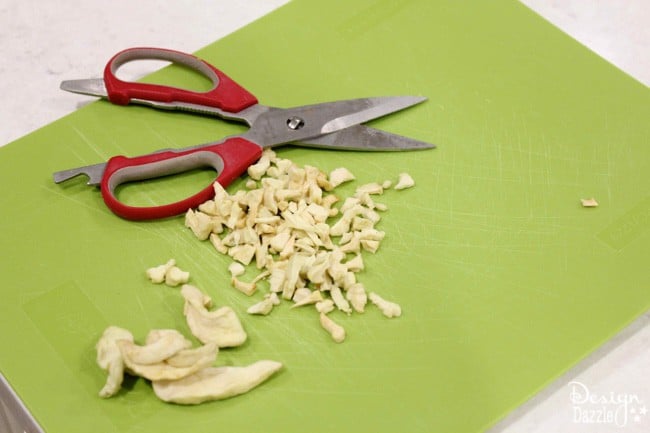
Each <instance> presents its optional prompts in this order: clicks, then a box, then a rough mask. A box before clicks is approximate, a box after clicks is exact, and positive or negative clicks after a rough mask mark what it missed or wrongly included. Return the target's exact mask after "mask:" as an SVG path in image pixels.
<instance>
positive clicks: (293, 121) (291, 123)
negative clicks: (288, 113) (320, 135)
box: [287, 116, 305, 131]
mask: <svg viewBox="0 0 650 433" xmlns="http://www.w3.org/2000/svg"><path fill="white" fill-rule="evenodd" d="M287 126H288V127H289V129H293V130H294V131H296V130H298V129H300V128H302V127H303V126H305V121H304V120H303V119H301V118H300V117H298V116H292V117H289V118H288V119H287Z"/></svg>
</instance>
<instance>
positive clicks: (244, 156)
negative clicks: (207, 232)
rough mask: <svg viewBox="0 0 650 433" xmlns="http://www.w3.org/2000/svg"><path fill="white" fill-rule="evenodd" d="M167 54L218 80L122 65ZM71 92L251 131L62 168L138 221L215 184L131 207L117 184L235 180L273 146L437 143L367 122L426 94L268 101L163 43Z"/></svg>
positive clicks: (115, 60) (180, 209) (196, 200)
mask: <svg viewBox="0 0 650 433" xmlns="http://www.w3.org/2000/svg"><path fill="white" fill-rule="evenodd" d="M150 59H154V60H164V61H169V62H171V63H175V64H180V65H183V66H186V67H189V68H191V69H194V70H195V71H197V72H199V73H201V74H203V75H204V76H205V77H207V78H208V79H210V81H211V82H212V84H213V86H212V88H211V89H210V90H208V91H206V92H194V91H189V90H184V89H180V88H176V87H170V86H164V85H157V84H149V83H138V82H129V81H122V80H121V79H119V78H117V76H116V72H117V70H118V69H119V68H120V67H121V66H122V65H124V64H125V63H128V62H131V61H134V60H150ZM61 88H62V89H63V90H66V91H70V92H74V93H81V94H85V95H91V96H99V97H101V98H105V99H108V100H109V101H110V102H111V103H113V104H117V105H127V104H131V103H133V104H144V105H148V106H151V107H154V108H159V109H171V110H182V111H189V112H197V113H202V114H208V115H214V116H217V117H221V118H223V119H226V120H235V121H240V122H244V123H246V124H247V125H248V126H249V129H248V130H247V131H246V132H244V133H243V134H239V135H235V136H230V137H226V138H225V139H222V140H219V141H215V142H210V143H206V144H201V145H197V146H191V147H186V148H183V149H164V150H160V151H157V152H154V153H150V154H147V155H142V156H136V157H126V156H114V157H112V158H110V159H109V160H108V161H106V162H103V163H99V164H93V165H88V166H84V167H78V168H73V169H69V170H64V171H59V172H56V173H54V182H56V183H60V182H64V181H66V180H68V179H71V178H73V177H76V176H78V175H80V174H84V175H86V176H88V185H99V186H100V189H101V194H102V197H103V199H104V202H105V203H106V205H107V206H108V208H109V209H110V210H111V211H113V212H114V213H115V214H117V215H119V216H120V217H123V218H126V219H130V220H147V219H157V218H165V217H170V216H174V215H178V214H182V213H184V212H186V211H187V210H188V209H189V208H192V207H196V206H198V205H200V204H201V203H203V202H205V201H207V200H210V199H211V198H212V197H213V196H214V189H213V187H212V183H211V184H210V185H208V186H207V187H206V188H204V189H203V190H201V191H199V192H198V193H196V194H194V195H192V196H191V197H188V198H186V199H183V200H180V201H177V202H174V203H169V204H164V205H160V206H151V207H143V206H131V205H127V204H125V203H123V202H121V201H119V200H118V198H117V197H116V194H115V191H116V188H117V187H118V186H119V185H121V184H124V183H128V182H134V181H139V180H146V179H152V178H157V177H162V176H166V175H173V174H178V173H182V172H185V171H189V170H192V169H196V168H200V167H212V168H214V169H215V170H216V171H217V178H216V180H217V181H218V182H219V183H220V184H221V185H223V186H224V187H225V186H228V185H229V184H230V183H231V182H232V181H233V180H235V179H236V178H238V177H239V176H240V175H241V174H242V173H244V172H245V171H246V169H247V168H248V166H250V165H251V164H254V163H255V162H256V161H257V160H258V159H259V158H260V156H261V155H262V151H263V149H264V148H266V147H273V146H278V145H281V144H286V143H294V142H298V143H299V144H300V145H303V146H312V147H322V148H336V149H350V150H414V149H426V148H432V147H435V146H434V145H433V144H429V143H425V142H422V141H418V140H415V139H411V138H408V137H403V136H400V135H396V134H391V133H389V132H385V131H380V130H378V129H374V128H370V127H367V126H365V125H362V123H363V122H367V121H369V120H372V119H375V118H378V117H381V116H384V115H387V114H390V113H393V112H395V111H399V110H402V109H404V108H407V107H410V106H412V105H415V104H418V103H420V102H423V101H424V100H426V98H424V97H420V96H388V97H374V98H360V99H350V100H344V101H334V102H325V103H320V104H315V105H307V106H301V107H293V108H276V107H270V106H265V105H262V104H260V103H259V102H258V100H257V98H256V97H255V96H253V95H252V94H251V93H250V92H248V91H247V90H246V89H244V88H243V87H241V86H240V85H239V84H237V83H236V82H235V81H233V80H232V79H230V78H229V77H228V76H227V75H226V74H224V73H223V72H221V71H220V70H219V69H217V68H215V67H214V66H212V65H210V64H209V63H207V62H205V61H204V60H202V59H199V58H198V57H195V56H193V55H191V54H186V53H182V52H179V51H173V50H168V49H161V48H129V49H126V50H124V51H121V52H119V53H117V54H116V55H115V56H113V57H112V58H111V59H110V60H109V61H108V63H107V64H106V67H105V68H104V77H103V79H101V78H99V79H84V80H68V81H63V82H62V83H61Z"/></svg>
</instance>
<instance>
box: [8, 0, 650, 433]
mask: <svg viewBox="0 0 650 433" xmlns="http://www.w3.org/2000/svg"><path fill="white" fill-rule="evenodd" d="M521 1H522V2H523V3H525V4H526V5H528V6H529V7H531V8H532V9H533V10H535V11H537V12H538V13H539V14H540V15H542V16H543V17H545V18H546V19H547V20H549V21H551V22H552V23H554V24H555V25H557V26H558V27H560V28H561V29H563V30H564V31H565V32H567V33H569V34H570V35H571V36H573V37H574V38H576V39H577V40H578V41H580V42H581V43H583V44H584V45H586V46H587V47H589V48H590V49H591V50H593V51H595V52H596V53H598V54H599V55H601V56H602V57H604V58H605V59H607V60H609V61H610V62H611V63H613V64H614V65H616V66H617V67H618V68H620V69H622V70H623V71H625V72H627V73H628V74H629V75H631V76H632V77H634V78H636V79H637V80H639V81H641V82H642V83H644V84H645V85H646V86H650V1H648V0H621V1H611V0H521ZM286 2H287V1H286V0H236V1H232V0H211V1H210V0H202V1H198V0H197V1H190V0H177V1H175V2H159V1H155V0H138V1H131V0H113V1H111V2H110V6H108V4H106V3H101V2H88V1H81V0H63V1H60V2H43V1H38V0H5V1H4V2H3V5H2V6H0V41H2V58H3V61H2V62H1V63H0V77H1V79H0V94H1V95H2V97H3V104H2V105H1V106H0V125H2V127H1V128H0V146H2V145H4V144H6V143H8V142H10V141H13V140H15V139H18V138H20V137H21V136H23V135H25V134H27V133H29V132H31V131H33V130H35V129H37V128H39V127H41V126H44V125H46V124H48V123H50V122H52V121H54V120H56V119H58V118H60V117H62V116H64V115H66V114H68V113H70V112H72V111H74V110H75V109H77V107H78V105H80V104H82V103H83V102H84V101H87V100H88V98H86V97H83V96H75V95H72V94H70V93H65V92H61V91H60V90H59V83H60V81H61V80H63V79H68V78H87V77H94V76H97V75H98V67H103V65H104V64H105V63H106V60H107V59H108V58H109V57H110V56H111V55H113V54H114V53H115V52H117V51H119V50H122V49H124V48H127V47H131V46H146V45H150V46H163V47H169V48H174V49H177V50H181V51H188V52H192V51H196V50H197V49H199V48H201V47H203V46H205V45H207V44H209V43H211V42H213V41H215V40H217V39H219V38H221V37H223V36H225V35H227V34H228V33H231V32H232V31H234V30H236V29H238V28H240V27H242V26H244V25H246V24H248V23H249V22H251V21H253V20H255V19H256V18H258V17H260V16H262V15H264V14H266V13H268V12H270V11H272V10H274V9H275V8H277V7H280V6H281V5H283V4H285V3H286ZM190 4H191V6H192V7H189V5H190ZM127 12H128V13H127ZM134 73H135V74H137V73H138V71H134ZM648 367H650V314H646V315H644V316H643V317H641V318H640V319H639V320H638V321H637V322H635V324H633V325H632V326H631V327H630V328H629V329H628V330H627V331H626V332H624V333H623V334H622V335H620V336H619V337H617V338H615V339H614V340H613V341H611V342H610V343H608V344H606V345H605V346H604V347H602V348H601V349H600V350H598V351H597V353H595V354H594V355H593V356H591V357H590V359H588V360H586V361H585V362H583V363H582V364H581V365H580V366H578V367H577V368H576V369H574V370H572V371H570V372H569V373H568V374H567V375H565V376H564V377H562V378H561V379H560V380H558V381H557V382H556V383H555V384H553V385H552V386H550V387H548V388H547V389H546V390H545V391H544V392H542V393H541V394H540V395H538V396H537V397H535V398H534V399H533V400H531V401H530V402H529V403H527V404H525V405H524V406H522V407H521V408H520V409H519V410H517V411H515V413H514V414H513V415H511V416H510V417H509V418H508V419H506V420H505V421H504V422H503V423H501V424H499V425H498V426H497V427H496V428H495V431H503V432H508V433H516V432H528V433H533V432H539V433H541V432H556V433H563V432H567V433H568V432H571V433H579V432H588V433H600V432H611V431H621V432H625V433H632V432H634V433H640V432H648V431H650V413H644V412H645V411H644V410H643V409H642V408H643V407H646V410H647V411H650V374H648ZM572 381H573V382H574V383H573V384H571V383H570V382H572ZM587 390H588V391H587ZM587 395H588V396H590V397H591V398H601V397H602V398H604V399H605V400H607V401H603V403H602V405H601V406H602V409H603V411H604V412H605V413H606V412H612V413H618V416H619V418H618V419H617V420H618V421H619V426H616V425H614V424H612V423H611V422H606V421H607V420H606V419H604V420H603V421H604V422H598V414H597V413H595V414H593V415H594V418H593V419H592V420H591V421H592V422H587V421H589V420H588V419H582V420H576V419H574V418H575V416H576V414H582V415H585V413H584V412H585V409H588V406H589V405H587V404H583V403H581V399H582V397H585V396H587ZM610 396H612V397H614V398H615V399H616V398H618V399H619V400H624V399H627V400H628V401H632V402H633V403H634V404H628V405H627V406H625V407H623V406H624V405H623V404H622V403H613V402H611V401H609V400H608V397H610ZM572 399H573V400H572ZM637 401H638V403H639V404H637V403H636V402H637ZM633 410H634V411H633ZM616 411H618V412H616ZM623 412H624V413H625V417H624V418H623Z"/></svg>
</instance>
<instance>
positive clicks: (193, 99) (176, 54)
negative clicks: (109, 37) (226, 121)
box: [104, 47, 257, 113]
mask: <svg viewBox="0 0 650 433" xmlns="http://www.w3.org/2000/svg"><path fill="white" fill-rule="evenodd" d="M133 60H165V61H169V62H172V63H177V64H181V65H185V66H187V67H189V68H192V69H194V70H196V71H197V72H199V73H201V74H203V75H205V76H206V77H207V78H208V79H209V80H210V81H212V84H213V87H212V89H210V90H208V91H207V92H193V91H190V90H185V89H180V88H177V87H171V86H163V85H158V84H148V83H134V82H130V81H122V80H120V79H119V78H117V77H116V76H115V73H116V72H117V70H118V69H119V68H120V66H122V65H124V64H125V63H128V62H131V61H133ZM104 85H105V86H106V91H107V93H108V99H109V100H110V101H111V102H112V103H114V104H118V105H127V104H128V103H129V102H130V101H131V99H143V100H148V101H156V102H166V103H173V102H185V103H190V104H196V105H203V106H208V107H215V108H219V109H221V110H223V111H227V112H230V113H237V112H239V111H241V110H243V109H244V108H247V107H250V106H251V105H254V104H257V98H255V96H253V95H252V94H251V93H249V92H248V91H247V90H246V89H244V88H243V87H241V86H240V85H239V84H237V83H236V82H235V81H233V80H232V79H231V78H229V77H228V76H227V75H226V74H224V73H223V72H221V71H220V70H218V69H217V68H215V67H214V66H212V65H211V64H209V63H207V62H205V61H203V60H201V59H199V58H198V57H195V56H193V55H191V54H186V53H182V52H180V51H174V50H167V49H163V48H140V47H139V48H129V49H126V50H124V51H120V52H119V53H117V54H116V55H115V56H113V58H112V59H111V60H109V61H108V63H107V64H106V68H104Z"/></svg>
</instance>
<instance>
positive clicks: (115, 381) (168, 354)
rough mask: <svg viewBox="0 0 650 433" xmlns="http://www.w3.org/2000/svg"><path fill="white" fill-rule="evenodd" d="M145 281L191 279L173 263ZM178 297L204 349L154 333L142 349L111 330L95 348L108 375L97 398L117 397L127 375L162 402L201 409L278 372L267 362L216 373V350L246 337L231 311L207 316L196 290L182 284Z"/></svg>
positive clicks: (168, 332)
mask: <svg viewBox="0 0 650 433" xmlns="http://www.w3.org/2000/svg"><path fill="white" fill-rule="evenodd" d="M147 276H148V277H149V279H150V280H151V281H152V282H154V283H162V282H165V283H166V284H167V285H170V286H176V285H178V284H180V282H179V279H180V280H182V282H187V281H188V279H189V273H187V272H184V271H181V270H180V269H179V268H177V267H176V266H175V261H174V260H170V261H169V262H167V263H166V264H164V265H160V266H157V267H154V268H150V269H148V270H147ZM170 277H171V278H170ZM181 295H182V296H183V298H184V299H185V305H184V308H183V314H184V315H185V319H186V321H187V324H188V326H189V328H190V331H191V332H192V334H193V335H194V336H195V337H196V338H197V339H198V340H199V341H200V342H201V343H203V345H201V346H198V347H195V348H192V342H191V341H190V340H188V339H187V338H185V336H183V334H181V333H180V332H178V331H177V330H175V329H154V330H152V331H150V332H149V334H148V335H147V337H146V340H145V344H144V345H138V344H136V343H135V342H134V337H133V334H131V332H129V331H128V330H126V329H123V328H119V327H117V326H109V327H108V328H106V330H105V331H104V333H103V335H102V337H101V338H100V339H99V341H98V342H97V345H96V349H97V363H98V365H99V366H100V367H101V368H102V369H104V370H106V372H107V374H108V375H107V378H106V384H105V385H104V387H103V388H102V390H101V391H100V392H99V395H100V396H101V397H105V398H106V397H111V396H113V395H115V394H116V393H117V392H118V391H119V390H120V387H121V385H122V381H123V379H124V373H125V372H127V373H129V374H131V375H134V376H141V377H143V378H145V379H148V380H150V381H151V384H152V388H153V391H154V393H155V394H156V396H158V398H160V399H161V400H163V401H166V402H171V403H178V404H199V403H203V402H205V401H211V400H220V399H224V398H228V397H233V396H236V395H239V394H243V393H245V392H248V391H249V390H251V389H253V388H254V387H256V386H257V385H259V384H260V383H262V382H264V381H265V380H266V379H267V378H269V377H270V376H271V375H272V374H273V373H275V372H276V371H278V370H279V369H280V368H282V364H281V363H279V362H276V361H270V360H261V361H257V362H255V363H253V364H251V365H248V366H245V367H230V366H221V367H214V366H213V364H214V362H215V360H216V359H217V354H218V353H219V348H223V347H234V346H239V345H241V344H243V343H244V342H245V341H246V337H247V336H246V332H245V331H244V328H243V327H242V325H241V322H240V321H239V318H238V317H237V315H236V314H235V312H234V311H233V310H232V309H231V308H230V307H227V306H224V307H221V308H218V309H216V310H214V311H209V308H210V307H211V305H212V300H211V299H210V297H209V296H208V295H206V294H205V293H203V292H202V291H201V290H199V289H198V288H196V287H194V286H191V285H189V284H183V286H182V288H181Z"/></svg>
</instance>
